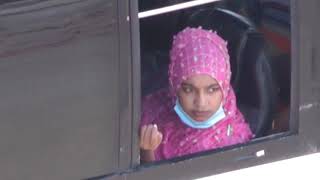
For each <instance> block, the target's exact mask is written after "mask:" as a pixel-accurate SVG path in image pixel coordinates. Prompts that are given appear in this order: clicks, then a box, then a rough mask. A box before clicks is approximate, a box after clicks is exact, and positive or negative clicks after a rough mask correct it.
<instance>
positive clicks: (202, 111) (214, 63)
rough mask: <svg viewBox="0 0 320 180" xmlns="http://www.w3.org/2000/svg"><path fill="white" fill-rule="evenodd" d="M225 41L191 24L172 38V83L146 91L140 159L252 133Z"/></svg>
mask: <svg viewBox="0 0 320 180" xmlns="http://www.w3.org/2000/svg"><path fill="white" fill-rule="evenodd" d="M230 78H231V70H230V62H229V55H228V50H227V43H226V42H225V41H224V40H223V39H222V38H221V37H219V36H218V35H217V34H216V33H215V32H211V31H208V30H204V29H201V28H189V27H187V28H186V29H184V30H183V31H181V32H179V33H178V34H177V35H176V36H175V37H174V40H173V44H172V49H171V51H170V65H169V88H168V89H161V90H159V91H157V92H155V93H153V94H151V95H148V96H146V97H144V99H143V107H142V119H141V123H140V149H141V160H142V161H145V162H151V161H158V160H163V159H170V158H173V157H177V156H182V155H186V154H191V153H196V152H200V151H205V150H210V149H216V148H221V147H225V146H230V145H233V144H238V143H245V142H247V141H249V140H250V139H251V138H253V134H252V132H251V130H250V128H249V126H248V124H247V123H246V122H245V119H244V117H243V115H242V114H241V112H240V111H239V110H238V108H237V104H236V97H235V94H234V91H233V89H232V87H231V85H230Z"/></svg>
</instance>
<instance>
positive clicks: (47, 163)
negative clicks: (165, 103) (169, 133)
mask: <svg viewBox="0 0 320 180" xmlns="http://www.w3.org/2000/svg"><path fill="white" fill-rule="evenodd" d="M319 8H320V3H319V1H318V0H310V1H297V0H294V1H292V6H291V9H293V14H292V17H291V22H292V27H293V32H291V33H292V37H293V38H292V41H293V42H290V44H291V45H290V50H289V49H284V50H286V52H289V53H291V54H292V57H293V59H292V62H294V63H292V65H289V66H291V67H292V72H291V79H292V80H291V82H295V83H293V84H291V107H290V108H291V112H290V117H291V119H296V120H295V121H293V123H291V124H290V127H291V126H292V127H296V126H297V124H299V127H297V128H296V130H294V129H293V131H295V132H299V133H298V134H297V133H287V137H284V136H283V135H281V136H277V135H274V136H272V137H269V138H264V139H259V140H257V141H254V142H252V143H251V144H250V145H249V146H246V147H244V148H242V147H241V148H239V147H236V148H235V150H232V149H231V148H227V149H226V152H219V153H217V154H213V155H212V154H210V153H207V154H206V153H205V154H204V156H201V157H193V158H192V159H187V160H186V159H183V158H182V159H176V160H174V161H173V162H169V163H159V165H155V166H154V165H151V166H150V167H149V166H140V165H139V148H138V140H137V136H138V133H137V132H138V130H137V129H138V121H139V117H140V113H139V112H140V93H141V88H140V79H141V78H140V44H139V41H140V39H139V38H140V37H139V26H138V2H137V1H129V0H2V1H0V83H1V88H0V147H1V148H0V179H3V180H6V179H8V180H9V179H30V180H31V179H32V180H36V179H47V180H50V179H53V180H57V179H66V180H69V179H104V178H110V179H151V178H152V179H192V178H196V177H204V176H209V175H212V174H216V173H219V172H224V171H228V170H231V169H238V168H243V167H248V166H253V165H257V164H261V163H264V162H271V161H275V160H279V159H284V158H287V157H293V156H298V155H303V154H307V153H313V152H317V151H318V148H319V144H320V139H319V138H318V137H320V136H319V132H318V130H317V127H318V128H319V127H320V123H319V121H318V120H319V114H320V63H319V62H320V55H319V54H320V36H319V34H318V32H319V30H320V26H319V23H317V22H318V21H317V18H318V17H319ZM269 18H272V17H270V16H269ZM277 22H279V23H282V24H283V25H284V26H286V25H285V23H286V22H285V19H283V18H281V19H280V20H277ZM284 66H286V65H284ZM264 140H266V141H264ZM262 148H264V149H266V151H268V150H270V151H269V152H270V154H268V157H266V159H265V160H263V161H261V160H260V159H250V158H247V159H245V158H244V159H243V160H239V159H241V157H245V156H246V155H247V154H250V153H252V152H255V151H258V150H260V149H262ZM235 152H236V153H235ZM239 156H241V157H240V158H239ZM235 159H237V160H235ZM183 160H185V161H183ZM213 161H215V162H216V163H215V165H213V166H208V164H209V163H210V162H213ZM235 162H236V163H235ZM182 172H183V173H182Z"/></svg>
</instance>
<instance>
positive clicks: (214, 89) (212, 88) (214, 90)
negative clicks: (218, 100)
mask: <svg viewBox="0 0 320 180" xmlns="http://www.w3.org/2000/svg"><path fill="white" fill-rule="evenodd" d="M218 90H219V88H217V87H211V88H209V89H208V92H209V93H214V92H216V91H218Z"/></svg>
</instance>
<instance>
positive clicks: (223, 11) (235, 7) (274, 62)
mask: <svg viewBox="0 0 320 180" xmlns="http://www.w3.org/2000/svg"><path fill="white" fill-rule="evenodd" d="M242 2H246V4H244V5H243V4H242V5H239V4H235V3H232V2H231V1H221V2H219V3H213V4H210V5H202V6H199V7H194V8H190V9H186V10H180V11H176V12H171V13H167V14H162V15H157V16H153V17H148V18H144V19H140V38H141V42H140V43H141V65H142V68H141V71H142V72H141V74H142V75H141V77H142V95H146V94H149V93H152V92H153V91H155V90H157V89H160V88H163V87H166V86H168V83H167V79H168V75H167V67H168V64H169V56H168V53H169V49H170V45H171V41H172V37H173V35H174V34H176V33H177V32H179V31H180V30H182V29H183V28H184V27H187V26H190V27H199V26H201V27H202V28H204V29H211V30H213V31H217V33H218V34H219V35H220V36H221V37H223V38H224V39H225V40H227V41H228V50H229V54H230V61H231V70H232V79H231V84H232V86H233V88H234V90H235V92H236V96H237V103H238V106H239V108H240V110H241V111H242V113H243V114H244V116H245V118H246V120H247V121H248V123H249V124H250V127H251V129H252V131H253V132H254V133H255V134H256V138H257V137H261V136H265V135H269V134H272V133H276V132H279V131H287V130H288V124H289V116H288V113H289V105H290V51H289V52H283V51H281V49H280V50H278V49H279V48H278V47H276V45H275V44H277V41H272V40H273V39H272V38H271V40H270V37H274V36H271V35H272V34H271V35H270V33H265V32H270V31H271V30H272V28H270V27H273V26H274V27H276V28H277V29H279V26H280V27H281V28H283V29H285V30H286V31H288V32H289V33H290V26H289V27H288V26H287V25H283V23H282V24H281V23H279V22H277V23H274V21H275V20H274V19H276V18H273V19H272V18H270V17H269V16H268V17H267V16H266V17H264V14H263V7H267V8H270V6H264V4H263V3H260V1H242ZM162 4H165V3H164V2H161V3H160V5H162ZM151 5H152V7H148V6H151ZM139 7H140V9H141V10H144V9H151V8H155V7H156V3H150V2H149V1H148V3H147V2H145V1H141V3H140V4H139ZM159 7H161V6H159ZM253 7H256V8H260V9H254V8H253ZM276 7H278V6H276ZM271 8H272V7H271ZM253 10H254V11H253ZM287 13H288V12H287ZM270 19H271V20H273V21H268V20H270ZM270 22H272V23H270ZM267 23H269V24H272V26H267V25H265V24H267ZM265 27H269V29H267V28H265ZM263 28H264V30H261V29H263ZM276 28H275V29H276ZM266 29H267V30H269V31H266ZM270 29H271V30H270ZM273 34H275V33H273ZM277 35H278V36H280V37H282V36H281V33H278V34H277ZM278 39H280V40H281V38H278ZM288 41H290V39H288ZM274 49H276V50H274ZM155 82H156V83H155Z"/></svg>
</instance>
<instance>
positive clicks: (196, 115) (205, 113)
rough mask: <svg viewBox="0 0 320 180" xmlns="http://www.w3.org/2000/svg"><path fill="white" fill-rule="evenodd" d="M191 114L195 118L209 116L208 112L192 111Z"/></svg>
mask: <svg viewBox="0 0 320 180" xmlns="http://www.w3.org/2000/svg"><path fill="white" fill-rule="evenodd" d="M192 114H193V115H194V116H195V117H197V118H206V117H209V116H210V114H211V113H210V111H192Z"/></svg>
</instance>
